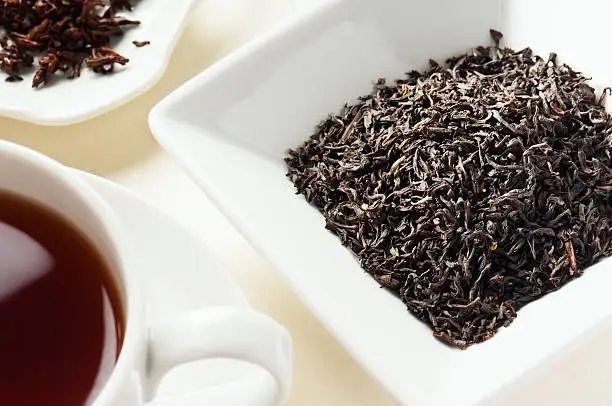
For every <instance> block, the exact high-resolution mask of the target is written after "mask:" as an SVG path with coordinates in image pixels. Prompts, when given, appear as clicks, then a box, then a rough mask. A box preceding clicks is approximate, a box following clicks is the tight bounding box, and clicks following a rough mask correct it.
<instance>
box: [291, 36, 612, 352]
mask: <svg viewBox="0 0 612 406" xmlns="http://www.w3.org/2000/svg"><path fill="white" fill-rule="evenodd" d="M491 34H492V36H493V40H494V42H495V45H494V46H490V47H482V46H481V47H477V48H475V49H473V50H472V51H470V52H469V53H467V54H465V55H460V56H457V57H453V58H451V59H449V60H448V61H446V63H445V64H438V63H436V62H434V61H430V67H429V68H428V70H427V71H426V72H424V73H419V72H416V71H413V72H410V73H408V74H407V75H406V77H405V78H404V79H401V80H398V81H397V82H396V83H395V84H394V85H387V84H385V81H384V80H379V81H378V82H377V84H376V85H375V89H374V91H373V92H372V94H370V95H367V96H364V97H361V98H360V99H359V100H358V101H357V102H354V103H348V104H346V105H345V107H344V109H343V110H342V111H341V113H339V114H332V115H330V116H329V117H328V118H327V119H325V120H324V121H323V122H321V123H320V124H319V125H318V127H317V128H316V131H315V133H314V134H312V136H311V137H310V138H309V139H308V140H307V141H306V142H305V143H304V144H303V145H301V146H300V147H299V148H296V149H294V150H291V151H290V152H289V156H288V157H287V158H286V162H287V164H288V167H289V170H288V175H287V176H288V177H289V179H290V180H291V181H292V182H293V184H294V185H295V187H296V188H297V191H298V193H301V194H303V195H304V197H305V199H306V200H307V201H308V202H310V203H311V204H312V205H314V206H316V207H317V208H318V209H319V210H320V211H321V213H322V214H323V215H324V217H325V220H326V227H327V228H328V229H329V230H331V231H333V232H334V233H335V234H336V235H337V236H338V237H339V238H340V240H341V241H342V243H343V244H344V245H345V246H347V247H348V248H349V249H350V250H351V251H352V252H353V253H354V254H355V255H356V256H357V257H358V258H359V260H360V263H361V266H362V267H363V269H365V270H366V271H367V272H368V273H369V274H371V275H372V276H373V277H374V278H375V279H376V280H377V281H378V282H379V283H380V284H381V285H382V286H384V287H387V288H389V289H391V290H393V291H396V292H397V293H398V294H399V296H400V298H401V299H402V301H403V302H404V303H405V304H406V305H407V307H408V309H409V310H410V311H411V312H412V313H413V314H414V315H416V316H417V317H418V318H419V319H421V320H423V321H424V322H426V323H428V324H429V325H430V326H431V328H432V329H433V332H434V336H435V337H437V338H438V339H440V340H442V341H444V342H446V343H449V344H451V345H454V346H456V347H459V348H465V347H467V346H468V345H470V344H473V343H477V342H482V341H485V340H487V339H489V338H491V337H492V336H493V335H494V334H495V332H496V331H497V330H498V329H499V328H500V327H502V326H508V325H509V324H510V323H511V322H512V321H513V319H514V318H515V317H516V312H517V311H518V310H519V309H520V308H522V307H523V306H525V305H526V304H528V303H530V302H532V301H534V300H536V299H538V298H540V297H542V296H544V295H546V294H547V293H549V292H552V291H555V290H557V289H559V288H560V287H562V286H563V285H564V284H565V283H567V282H569V281H571V280H572V279H574V278H576V277H578V276H579V275H580V274H581V272H582V271H583V270H584V269H585V268H586V267H588V266H590V265H592V264H594V263H596V262H598V261H599V260H601V259H603V258H604V257H607V256H609V255H610V254H611V253H612V241H611V239H612V233H611V222H610V218H611V215H612V208H611V207H610V205H609V204H608V202H609V200H610V190H612V169H611V165H612V159H611V156H610V151H611V144H612V125H611V117H610V115H609V114H608V113H606V111H605V109H604V107H603V106H602V99H603V95H604V94H605V91H604V94H602V96H601V97H599V98H598V97H596V95H595V93H594V89H593V88H591V87H590V86H588V85H587V78H585V76H583V75H582V74H581V73H579V72H576V71H574V70H572V68H570V67H569V66H567V65H565V64H557V62H556V55H554V54H551V55H550V57H548V58H547V59H542V58H541V57H539V56H536V55H534V54H533V52H532V50H530V49H529V48H527V49H523V50H521V51H514V50H512V49H508V48H502V47H500V45H499V41H500V39H501V34H500V33H499V32H497V31H493V30H492V31H491Z"/></svg>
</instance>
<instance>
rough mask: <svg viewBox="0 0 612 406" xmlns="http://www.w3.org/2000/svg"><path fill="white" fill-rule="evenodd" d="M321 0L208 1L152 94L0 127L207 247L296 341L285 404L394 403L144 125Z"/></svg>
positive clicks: (12, 138) (10, 137) (256, 305)
mask: <svg viewBox="0 0 612 406" xmlns="http://www.w3.org/2000/svg"><path fill="white" fill-rule="evenodd" d="M172 1H178V0H172ZM318 1H324V0H207V1H206V2H204V3H203V4H202V5H201V6H200V7H199V8H198V9H197V10H196V11H195V12H194V13H193V15H192V17H191V20H190V22H189V25H188V27H187V29H186V31H185V33H184V34H183V37H182V38H181V40H180V42H179V44H178V47H177V49H176V51H175V53H174V56H173V58H172V61H171V63H170V66H169V68H168V70H167V72H166V74H165V76H164V77H163V79H162V80H161V81H160V82H159V83H158V84H157V85H156V86H155V87H154V88H153V89H152V90H151V91H149V92H148V93H146V94H145V95H143V96H141V97H139V98H138V99H136V100H135V101H133V102H131V103H129V104H127V105H125V106H123V107H120V108H119V109H117V110H115V111H113V112H111V113H109V114H106V115H104V116H101V117H98V118H96V119H94V120H91V121H88V122H85V123H81V124H77V125H73V126H69V127H61V128H46V127H38V126H34V125H30V124H26V123H22V122H17V121H13V120H9V119H0V127H1V128H2V138H4V139H8V140H10V141H14V142H17V143H20V144H22V145H26V146H28V147H30V148H33V149H36V150H38V151H41V152H43V153H45V154H47V155H49V156H51V157H53V158H55V159H57V160H59V161H61V162H63V163H64V164H67V165H70V166H73V167H75V168H78V169H82V170H85V171H88V172H91V173H94V174H96V175H100V176H103V177H106V178H108V179H110V180H113V181H115V182H117V183H119V184H122V185H124V186H126V187H128V188H129V189H131V190H132V191H134V192H136V193H137V194H139V195H140V196H142V197H143V198H145V199H146V200H147V201H149V202H150V203H151V204H153V205H154V206H156V207H158V208H160V209H161V210H163V211H164V212H166V213H169V214H170V215H172V216H173V217H174V218H176V219H177V221H179V222H180V223H182V224H183V225H185V226H186V227H188V228H190V229H192V230H193V231H194V232H195V233H197V235H198V236H199V237H200V238H201V239H202V240H203V241H204V242H205V243H207V244H208V245H209V246H211V247H212V248H213V249H214V251H215V253H216V254H217V255H218V256H219V257H221V259H222V260H224V261H225V263H226V264H227V265H228V266H229V268H230V271H231V272H232V274H233V275H234V277H235V279H236V281H237V282H238V284H239V285H240V287H241V288H242V289H243V290H244V292H245V294H246V296H247V298H248V299H249V301H250V302H251V304H252V306H253V307H254V308H256V309H258V310H261V311H263V312H265V313H267V314H269V315H271V316H272V317H274V318H276V319H277V320H278V321H280V322H281V323H282V324H283V325H285V326H286V327H287V328H288V329H289V330H290V332H291V334H292V336H293V340H294V346H295V347H294V348H295V372H294V373H295V379H294V389H293V393H292V395H291V398H290V400H289V402H288V405H289V406H318V405H321V406H327V405H334V406H338V405H347V406H348V405H350V406H366V405H367V406H387V405H393V404H394V403H393V401H392V400H391V398H390V397H389V396H388V395H387V394H386V393H385V392H384V391H383V390H382V389H381V388H380V387H379V386H378V385H377V383H376V382H374V381H373V380H372V379H371V378H370V377H368V376H367V375H366V373H365V372H363V370H362V369H361V368H360V367H359V366H358V365H357V364H356V362H355V361H354V360H353V359H352V358H351V357H350V356H349V355H348V354H347V352H346V351H345V350H344V349H343V348H342V347H341V346H340V345H339V344H338V342H337V341H336V340H335V339H334V338H333V337H332V336H331V335H330V334H329V333H328V332H327V331H326V330H325V329H324V327H323V326H322V325H321V324H320V323H319V321H318V320H317V319H315V317H314V316H313V315H312V314H311V313H310V312H309V311H308V309H306V308H305V307H304V305H302V304H301V303H300V301H299V300H298V299H297V298H296V297H295V296H294V295H293V294H292V293H291V292H290V291H289V290H288V288H287V287H286V286H285V284H284V283H283V282H282V281H281V280H279V278H278V277H277V276H276V275H275V274H274V272H273V271H272V269H271V268H270V266H269V265H268V264H266V263H265V262H264V261H263V260H262V259H261V258H260V257H259V256H258V255H257V254H256V253H255V252H254V251H253V249H252V248H251V247H250V246H249V244H248V243H247V242H246V241H245V240H244V239H243V238H242V237H241V236H240V235H239V234H238V233H237V232H236V230H234V229H233V227H232V226H231V225H230V224H229V223H228V222H227V220H225V218H224V217H223V216H222V215H221V213H220V212H219V211H218V210H217V209H216V208H215V207H214V206H213V205H212V203H211V202H210V201H209V200H208V199H207V198H206V197H205V196H204V195H203V194H202V193H201V192H200V191H199V189H198V188H197V187H196V186H195V184H194V183H192V182H191V180H190V179H189V178H187V176H186V175H185V174H184V173H183V172H182V171H181V170H180V169H179V168H178V167H177V165H176V164H175V163H174V162H173V161H172V159H171V158H170V157H169V156H168V155H167V154H166V153H165V152H163V151H162V150H161V149H160V148H159V146H158V145H157V144H156V142H155V140H154V139H153V138H152V136H151V133H150V131H149V128H148V125H147V114H148V112H149V110H150V109H151V107H152V106H154V105H155V103H157V101H159V100H160V99H161V98H163V97H164V96H165V95H166V94H168V93H169V92H170V91H171V90H172V89H174V88H176V87H177V86H179V85H180V84H181V83H183V82H184V81H186V80H187V79H189V78H190V77H192V76H194V75H195V74H196V73H198V72H199V71H201V70H202V69H204V68H205V67H207V66H209V65H210V64H212V63H214V62H215V61H216V60H218V59H219V58H220V57H223V56H224V55H226V54H227V53H229V52H231V51H232V50H234V49H235V48H237V47H239V46H240V45H242V44H244V43H245V42H247V41H249V39H251V38H252V37H253V36H255V35H257V34H259V33H261V32H263V31H266V30H268V29H270V28H272V27H274V26H275V25H276V24H278V23H279V22H280V21H282V20H283V19H286V18H288V17H291V16H292V15H295V14H296V13H300V12H303V11H304V9H307V8H308V7H311V6H312V5H313V4H315V3H317V2H318Z"/></svg>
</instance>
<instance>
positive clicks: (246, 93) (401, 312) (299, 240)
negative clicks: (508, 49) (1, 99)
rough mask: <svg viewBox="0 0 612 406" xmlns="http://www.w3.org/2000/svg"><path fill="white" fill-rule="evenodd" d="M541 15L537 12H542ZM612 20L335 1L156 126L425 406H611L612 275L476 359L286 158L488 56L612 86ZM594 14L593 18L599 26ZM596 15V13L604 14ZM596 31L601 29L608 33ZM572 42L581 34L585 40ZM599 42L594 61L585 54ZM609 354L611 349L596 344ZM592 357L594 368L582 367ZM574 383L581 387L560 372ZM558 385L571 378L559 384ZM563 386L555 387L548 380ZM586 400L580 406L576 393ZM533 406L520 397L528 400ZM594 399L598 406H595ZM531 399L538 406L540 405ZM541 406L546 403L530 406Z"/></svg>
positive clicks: (258, 43)
mask: <svg viewBox="0 0 612 406" xmlns="http://www.w3.org/2000/svg"><path fill="white" fill-rule="evenodd" d="M536 3H537V4H536ZM611 7H612V6H610V5H608V4H603V3H601V2H596V1H594V0H589V1H585V2H582V3H581V4H580V6H577V5H576V3H575V2H570V1H560V2H559V1H555V2H553V1H540V2H528V1H526V0H505V1H491V0H465V1H451V0H434V1H428V2H417V1H411V0H384V1H376V2H374V1H370V0H335V1H330V2H328V3H327V4H326V5H324V6H322V7H321V8H319V9H317V10H315V11H314V12H312V13H310V14H308V15H305V16H302V17H300V18H298V19H296V20H293V21H290V22H287V23H286V24H285V25H284V26H283V27H281V28H279V29H278V30H275V31H274V32H272V33H269V34H267V35H265V36H262V37H260V38H258V39H257V40H255V41H253V42H251V43H250V44H249V45H247V46H245V47H243V48H242V49H241V50H239V51H237V52H235V53H233V54H232V55H230V56H228V57H227V58H225V59H223V60H222V61H220V62H218V63H217V64H215V65H214V66H212V67H210V68H209V69H207V70H206V71H204V72H203V73H202V74H200V75H199V76H198V77H196V78H194V79H193V80H191V81H189V82H188V83H186V84H185V85H184V86H182V87H181V88H180V89H178V90H177V91H175V92H174V93H173V94H171V95H170V96H169V97H167V98H166V99H165V100H164V101H162V102H161V103H160V104H159V105H158V106H157V107H156V108H155V109H154V110H153V112H152V113H151V116H150V124H151V128H152V130H153V132H154V135H155V137H156V138H157V139H158V141H159V142H160V143H161V144H162V146H164V148H166V149H167V150H168V151H169V152H170V153H171V154H173V155H174V156H175V157H176V158H177V160H178V162H179V163H180V164H181V165H182V166H183V167H184V168H185V169H186V170H187V172H188V173H189V174H190V175H191V176H192V177H193V178H194V179H195V180H196V182H198V184H199V185H200V186H201V187H202V188H203V190H204V191H205V192H206V193H207V194H208V196H209V197H210V198H211V199H212V200H213V201H214V202H215V203H216V204H217V205H218V206H219V207H220V209H221V210H222V211H223V212H224V213H225V214H226V216H227V217H228V218H229V219H230V220H231V222H232V223H233V224H234V225H235V226H236V227H237V228H238V229H239V230H240V231H241V232H242V233H243V234H244V236H245V237H246V238H247V239H248V240H249V241H250V242H251V244H252V245H253V246H254V247H255V248H256V249H258V250H259V251H260V252H261V254H262V255H264V256H265V257H266V258H267V259H268V260H269V261H270V262H271V263H272V264H273V265H274V266H275V267H276V268H277V269H278V271H279V272H280V273H281V275H282V276H283V277H284V278H285V279H286V281H287V282H288V283H289V284H290V286H291V287H292V288H293V289H294V291H295V293H296V294H297V295H298V296H299V297H300V298H301V299H302V300H303V302H304V303H305V304H306V305H307V306H309V307H310V309H311V310H312V311H313V312H314V313H315V314H316V315H317V316H318V317H319V318H320V319H321V320H322V322H323V323H324V324H325V325H326V326H327V327H328V328H329V329H330V330H331V331H332V332H333V333H334V334H335V335H336V337H337V338H338V339H339V340H340V341H341V342H342V344H343V345H345V346H346V348H347V349H348V350H349V351H350V352H351V353H352V355H353V356H354V357H355V358H356V359H357V360H358V361H359V362H360V363H361V364H362V365H363V366H364V368H365V369H367V370H368V371H369V372H370V374H371V375H372V376H373V377H374V378H375V379H377V380H378V381H380V382H381V384H382V385H383V386H384V387H385V388H386V389H387V390H388V391H389V392H390V393H391V394H392V395H393V396H394V397H395V398H396V399H397V400H398V402H400V403H401V404H406V405H410V406H446V405H454V406H475V405H479V406H480V405H502V404H504V405H506V404H508V405H510V404H517V403H507V402H516V401H517V396H519V395H517V393H518V394H520V393H521V391H522V388H525V387H528V386H529V384H530V383H533V382H540V385H541V388H540V389H541V390H540V392H539V395H538V396H541V399H545V400H546V402H548V403H551V404H552V403H554V404H557V405H576V404H593V405H604V404H607V403H606V402H608V401H609V400H610V396H611V395H612V393H611V392H610V389H608V388H606V386H604V385H603V383H602V382H603V381H605V379H599V378H597V379H593V376H596V377H605V376H607V377H610V376H611V375H612V369H611V367H610V366H609V365H608V363H606V362H605V361H604V359H603V358H597V357H593V356H591V354H593V353H602V354H603V353H605V351H608V353H609V350H608V349H607V347H606V348H602V347H601V342H602V340H601V337H603V336H604V334H605V333H606V332H607V331H609V330H610V326H611V323H610V321H611V318H612V317H611V316H612V304H611V303H610V300H609V291H610V290H611V289H612V272H610V271H611V269H610V268H611V263H610V260H607V261H604V262H602V263H600V264H599V265H597V266H594V267H593V268H591V269H590V270H588V272H587V273H586V275H585V276H584V277H582V278H581V279H579V280H577V281H575V282H573V283H572V284H570V285H568V286H566V287H564V288H563V289H562V290H561V291H559V292H556V293H554V294H551V295H549V296H547V297H546V298H544V299H542V300H539V301H537V302H535V303H533V304H531V305H529V306H527V307H526V308H524V309H522V310H521V311H520V314H519V317H518V318H517V320H516V321H515V322H514V323H513V324H512V326H511V327H510V328H507V329H503V330H502V331H500V332H499V334H498V335H496V336H495V337H494V338H493V339H491V340H490V341H488V342H486V343H483V344H479V345H476V346H473V347H470V348H469V349H468V350H466V351H460V350H455V349H451V348H449V347H447V346H444V345H443V344H441V343H439V342H438V341H436V340H435V339H434V338H432V335H431V331H430V329H429V328H428V327H427V326H425V325H424V324H422V323H420V322H419V321H417V320H416V319H415V318H414V317H412V316H411V315H410V314H408V312H407V311H406V309H405V307H404V306H403V304H402V303H401V302H400V301H399V300H398V299H397V298H396V297H394V296H393V295H391V294H390V293H388V292H386V291H384V290H381V289H380V288H379V286H378V284H377V283H376V282H375V281H373V280H372V279H371V278H370V277H369V276H367V275H366V274H365V273H364V272H363V271H362V270H361V268H360V267H359V264H358V262H357V261H356V260H355V259H354V258H353V257H352V256H351V254H350V253H349V252H348V251H347V250H346V249H345V248H343V247H342V246H341V244H340V242H339V241H338V239H337V238H336V237H334V236H333V235H332V234H331V233H329V232H328V231H326V230H325V228H324V219H323V217H322V216H321V215H320V214H319V213H318V212H317V211H316V210H315V209H314V208H312V207H310V206H309V205H308V204H307V203H306V202H305V201H304V200H303V199H302V198H301V197H300V196H296V195H295V191H294V188H293V186H292V185H291V184H290V182H289V181H288V180H287V179H286V178H285V166H284V162H283V157H284V155H285V153H286V151H287V149H288V148H291V147H295V146H297V145H298V144H299V143H300V142H301V141H302V140H305V139H306V138H307V137H308V136H309V135H310V134H311V133H312V130H313V128H314V126H315V125H316V124H317V123H318V122H319V121H320V120H321V119H323V118H324V117H325V116H326V115H327V114H328V113H329V112H331V111H338V110H339V109H340V108H341V107H342V105H343V103H344V102H345V101H347V100H350V99H351V98H355V97H357V96H360V95H362V94H365V93H368V92H369V91H370V90H371V87H372V83H373V82H374V81H375V80H376V79H377V78H378V77H386V78H388V79H389V80H393V79H394V78H399V77H401V76H403V73H404V72H407V71H409V70H411V69H415V68H416V69H421V68H423V67H425V66H426V64H427V61H428V59H429V58H433V59H438V60H443V59H444V58H445V57H448V56H451V55H454V54H456V53H460V52H465V51H467V50H469V49H470V48H471V47H472V46H475V45H479V44H483V43H484V44H488V43H489V41H490V38H489V29H490V28H497V29H499V30H502V31H503V32H504V33H505V35H506V37H505V38H506V40H507V42H506V43H507V44H508V45H510V46H512V47H516V48H520V47H523V46H526V45H533V47H534V49H535V51H536V52H539V53H541V54H543V55H545V56H546V55H547V53H548V52H550V51H553V50H555V51H557V52H558V53H559V56H560V59H561V60H564V61H568V62H570V63H572V64H573V65H574V66H575V67H576V68H578V69H581V70H583V71H585V72H593V74H594V75H597V76H596V77H595V82H594V84H596V85H598V84H601V83H608V84H610V83H612V73H610V72H611V71H610V70H609V66H610V63H609V62H610V61H609V59H610V57H609V54H608V53H607V52H599V51H594V50H595V49H602V50H603V49H605V46H606V45H607V43H606V42H605V36H599V35H597V34H596V35H595V36H594V37H593V36H592V35H591V34H593V29H595V27H596V26H598V27H601V26H603V25H597V22H598V23H601V24H604V18H605V17H604V16H606V15H609V14H608V11H609V9H610V8H611ZM587 10H589V11H588V12H587ZM594 10H596V12H594ZM594 21H596V22H594ZM564 27H573V28H572V29H571V30H570V29H566V28H564ZM587 41H588V42H589V43H590V44H591V45H590V46H582V45H581V44H583V43H585V42H587ZM595 343H599V344H595ZM585 357H588V358H589V359H590V363H589V364H588V365H587V364H584V363H580V362H579V361H577V360H580V359H582V358H585ZM563 370H572V371H573V373H572V374H561V373H560V371H563ZM555 373H556V374H557V375H555ZM546 376H556V377H558V380H556V381H554V380H552V379H550V381H551V382H554V384H553V383H551V382H548V383H547V382H546V380H544V383H542V382H543V381H542V378H541V377H546ZM577 387H579V388H581V389H580V390H579V391H574V392H576V393H575V394H574V393H573V392H572V391H571V390H570V389H568V388H577ZM519 398H520V396H519ZM587 398H588V400H587ZM533 399H534V398H533V395H532V398H530V401H533ZM528 404H537V403H528Z"/></svg>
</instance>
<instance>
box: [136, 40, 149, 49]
mask: <svg viewBox="0 0 612 406" xmlns="http://www.w3.org/2000/svg"><path fill="white" fill-rule="evenodd" d="M132 44H134V46H136V47H137V48H142V47H146V46H147V45H151V41H132Z"/></svg>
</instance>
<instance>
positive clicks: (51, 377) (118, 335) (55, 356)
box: [0, 143, 126, 406]
mask: <svg viewBox="0 0 612 406" xmlns="http://www.w3.org/2000/svg"><path fill="white" fill-rule="evenodd" d="M69 175H71V174H70V173H69V170H68V169H66V168H63V167H61V166H60V165H59V164H57V163H55V162H53V161H51V160H49V159H47V158H44V157H42V156H39V155H38V154H36V153H34V152H31V151H28V150H24V149H22V148H19V147H12V146H10V145H5V144H4V143H0V329H1V331H2V333H1V334H0V404H1V405H11V406H40V405H58V406H59V405H61V406H85V405H90V404H91V403H93V402H94V400H95V399H96V397H97V396H98V394H99V393H100V391H101V389H102V388H103V387H104V386H105V385H106V383H107V381H108V379H109V378H110V375H111V374H112V372H113V370H114V368H115V364H116V363H117V360H118V357H119V353H120V351H121V347H122V345H123V339H124V334H125V327H126V306H125V300H124V299H123V298H124V294H123V291H124V289H123V285H122V284H120V283H119V281H121V280H123V278H122V275H121V272H122V267H121V266H120V264H121V263H120V261H119V256H118V254H117V252H116V250H115V249H114V247H115V246H114V243H113V241H112V240H111V238H110V233H109V232H107V231H106V230H107V229H106V228H105V227H104V225H103V224H102V221H103V216H101V215H98V214H99V213H96V209H95V208H94V207H93V206H92V205H91V204H89V203H91V202H89V201H88V196H87V195H86V193H81V192H79V189H78V184H77V183H74V184H72V183H71V182H70V180H69V178H68V176H69ZM75 185H76V187H75ZM76 225H78V226H76Z"/></svg>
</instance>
